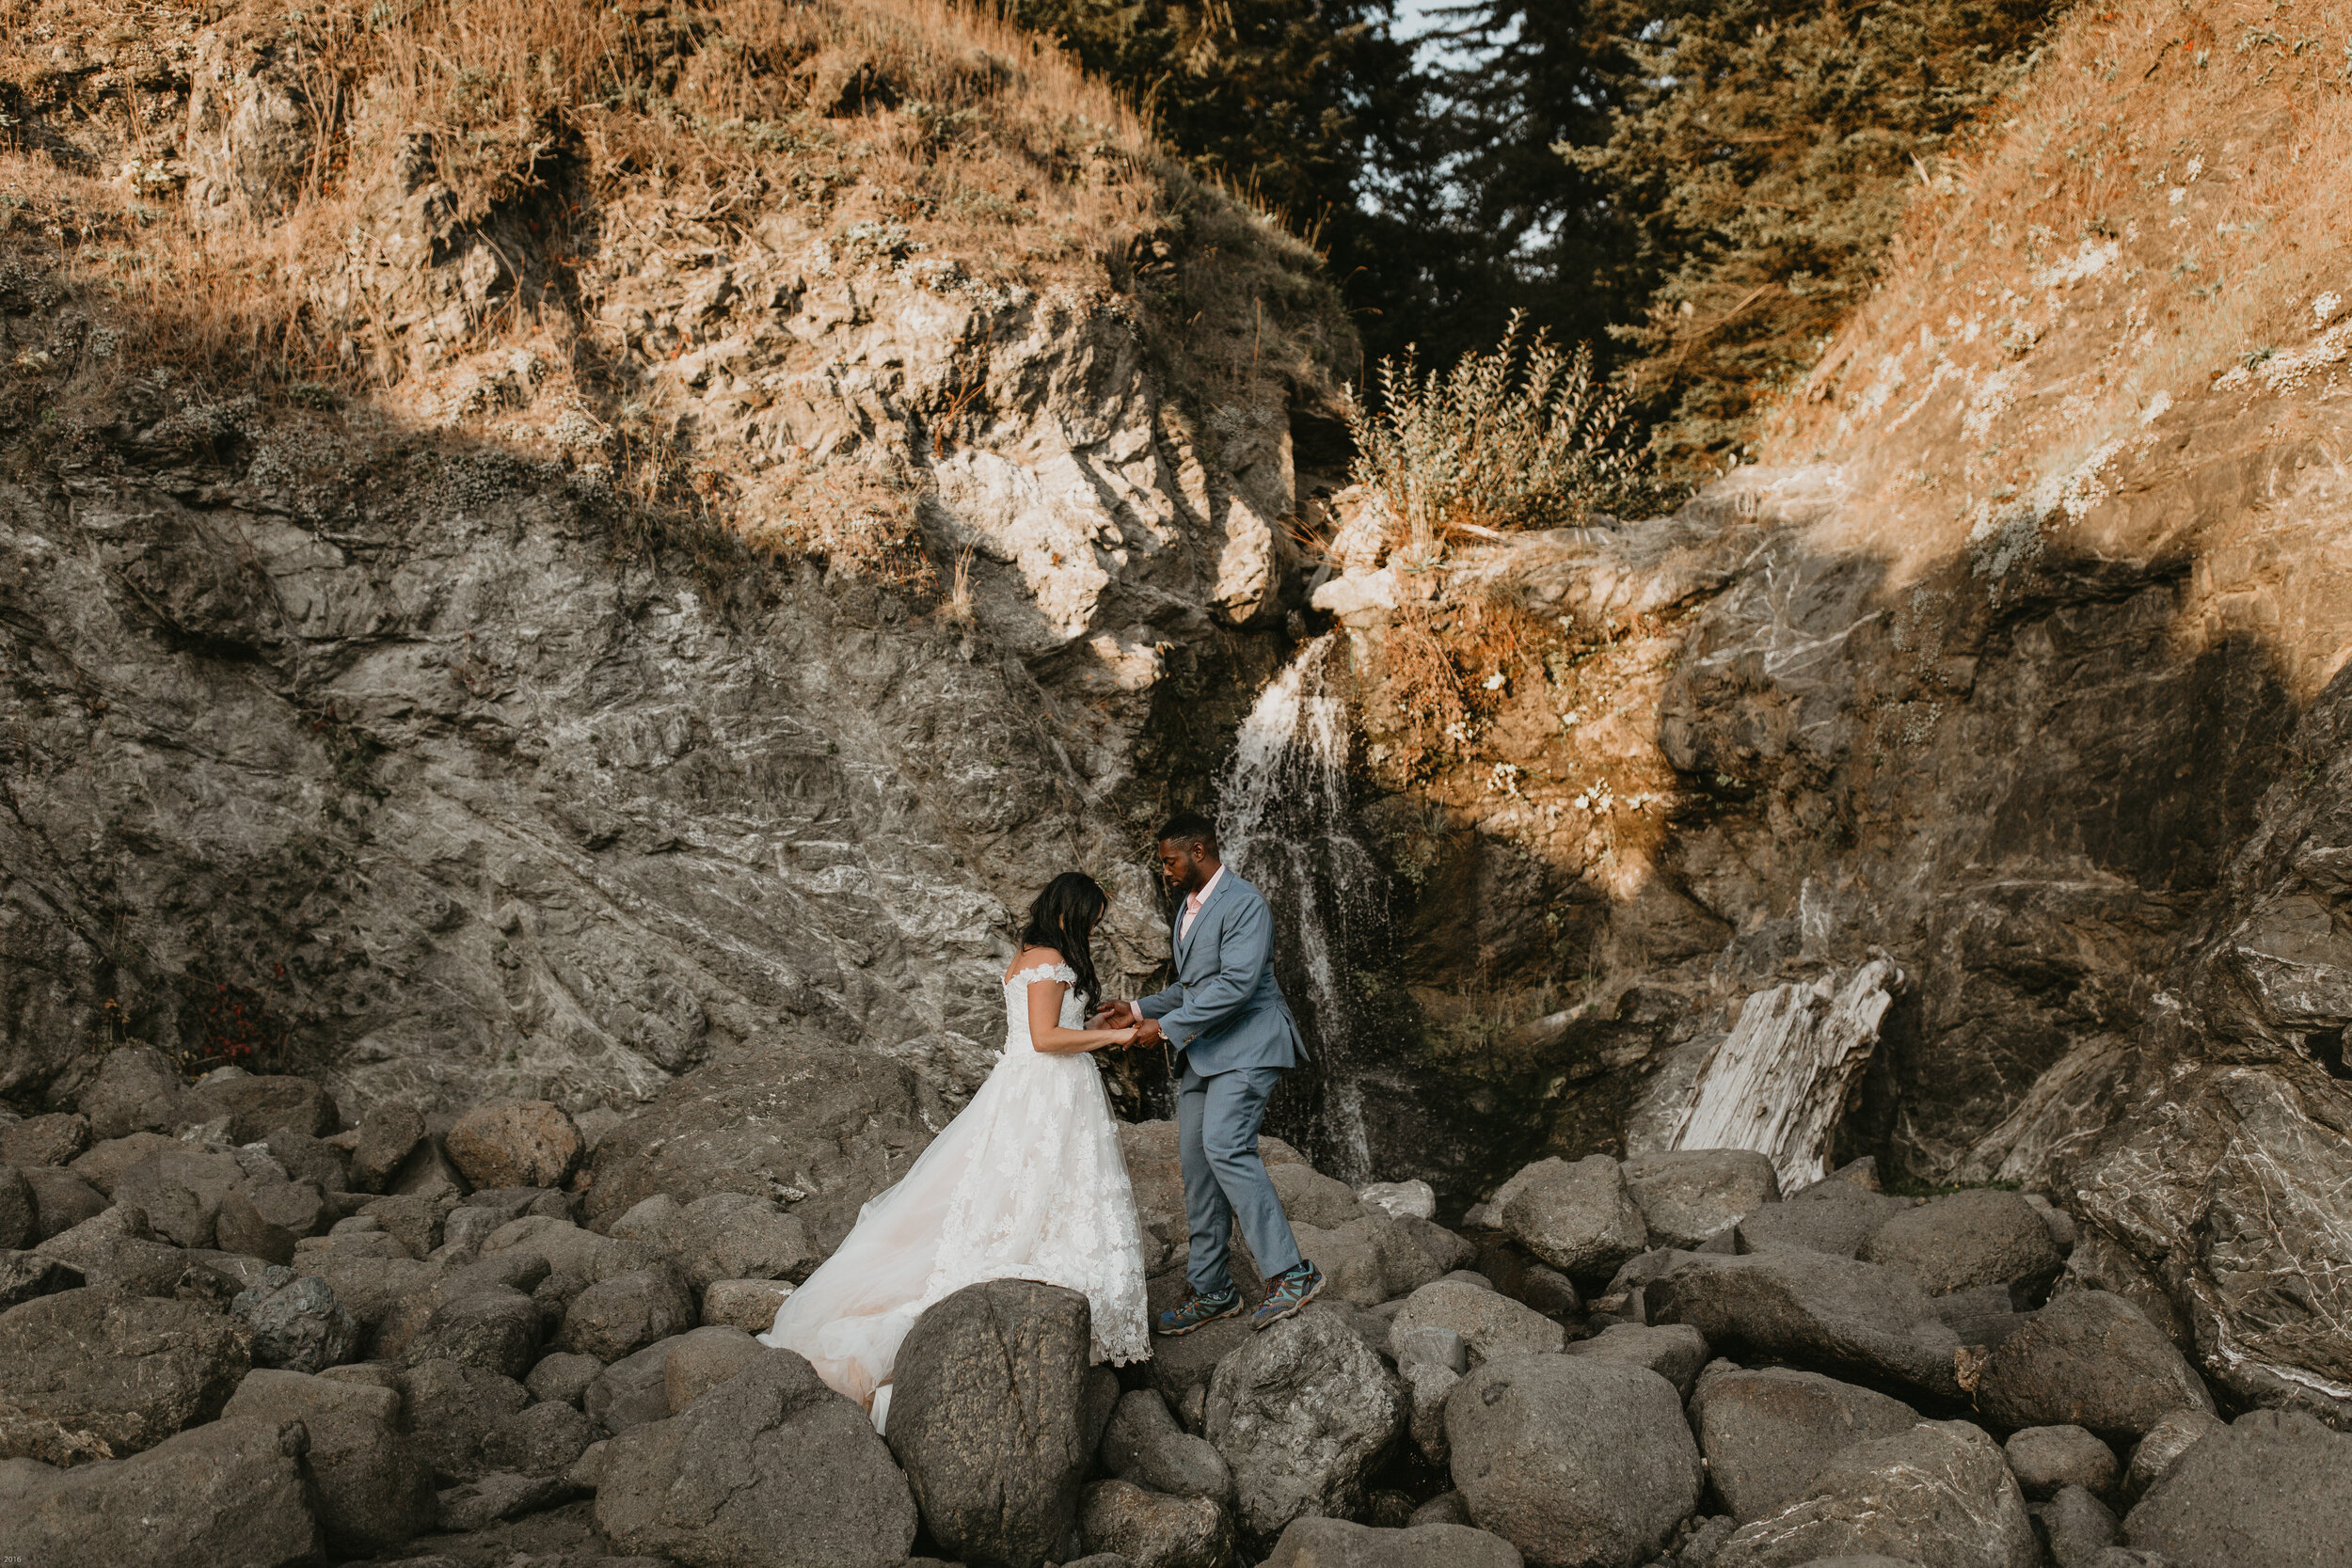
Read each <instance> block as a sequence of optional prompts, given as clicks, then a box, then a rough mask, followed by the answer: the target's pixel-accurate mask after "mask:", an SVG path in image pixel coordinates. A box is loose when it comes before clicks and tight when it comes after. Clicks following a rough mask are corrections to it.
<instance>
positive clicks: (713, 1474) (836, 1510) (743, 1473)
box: [595, 1287, 1083, 1568]
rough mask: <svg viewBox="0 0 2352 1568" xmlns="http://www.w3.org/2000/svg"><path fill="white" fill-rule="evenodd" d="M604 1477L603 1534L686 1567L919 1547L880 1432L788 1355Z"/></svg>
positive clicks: (786, 1566) (877, 1558)
mask: <svg viewBox="0 0 2352 1568" xmlns="http://www.w3.org/2000/svg"><path fill="white" fill-rule="evenodd" d="M1041 1288H1050V1287H1041ZM1081 1299H1083V1298H1081ZM918 1327H919V1325H918ZM899 1397H901V1398H903V1397H904V1396H903V1392H902V1394H901V1395H900V1396H899ZM894 1404H895V1401H894ZM892 1416H893V1418H896V1416H897V1411H896V1409H895V1408H894V1410H893V1411H892ZM598 1476H599V1480H598V1485H597V1490H596V1513H595V1516H596V1528H597V1530H598V1532H599V1533H600V1534H602V1535H604V1536H605V1537H606V1538H608V1539H609V1540H610V1541H611V1542H612V1544H613V1545H614V1546H616V1547H617V1548H618V1549H619V1550H621V1551H623V1552H633V1553H640V1554H643V1555H645V1556H649V1557H665V1558H669V1559H671V1560H675V1561H676V1562H679V1563H683V1564H686V1565H688V1568H885V1565H891V1568H895V1565H897V1564H898V1563H899V1562H900V1561H901V1560H903V1559H904V1558H905V1557H906V1556H907V1553H908V1551H909V1550H910V1549H911V1548H912V1547H913V1546H914V1531H915V1510H914V1498H913V1497H912V1496H911V1495H910V1494H909V1492H908V1486H907V1481H906V1478H905V1477H903V1476H901V1475H900V1474H899V1473H898V1467H897V1466H896V1465H893V1464H892V1463H891V1458H890V1451H889V1449H886V1448H885V1447H884V1446H883V1444H882V1439H881V1438H880V1437H878V1436H876V1435H875V1433H874V1428H873V1423H872V1422H870V1421H869V1420H868V1419H867V1418H866V1413H865V1412H864V1411H862V1410H860V1409H859V1408H858V1407H857V1406H856V1405H854V1404H852V1403H851V1402H850V1401H848V1400H846V1399H843V1398H842V1397H841V1396H840V1395H838V1394H836V1393H834V1391H833V1390H832V1389H830V1388H828V1387H826V1386H824V1384H823V1382H821V1381H820V1380H819V1379H818V1376H817V1372H816V1370H815V1369H814V1368H812V1367H810V1366H809V1364H808V1363H807V1362H806V1361H805V1360H803V1358H801V1357H800V1356H798V1355H795V1354H792V1353H791V1352H789V1351H780V1352H778V1353H776V1354H772V1355H766V1356H762V1357H761V1358H760V1359H759V1360H757V1361H755V1362H754V1363H753V1364H752V1365H751V1366H750V1367H749V1368H747V1369H745V1370H744V1372H743V1374H742V1375H741V1376H739V1377H737V1378H735V1379H734V1380H733V1381H731V1382H729V1383H727V1384H725V1385H723V1386H721V1387H719V1388H716V1389H714V1390H712V1391H711V1392H710V1393H709V1394H708V1395H707V1396H705V1397H704V1398H702V1399H700V1400H697V1401H695V1402H694V1403H693V1404H691V1405H690V1406H689V1407H688V1408H687V1410H686V1411H685V1413H684V1414H682V1415H678V1416H673V1417H671V1418H667V1419H665V1420H660V1421H654V1422H650V1423H648V1424H647V1425H644V1426H641V1427H636V1428H633V1429H631V1430H630V1431H628V1432H625V1433H621V1434H620V1435H619V1436H617V1437H615V1438H613V1439H612V1446H611V1447H610V1448H609V1449H607V1450H606V1452H605V1457H604V1463H603V1465H601V1467H600V1469H599V1472H598ZM1007 1480H1008V1481H1009V1482H1011V1483H1013V1484H1018V1481H1019V1478H1007ZM1073 1523H1074V1521H1073ZM1058 1546H1059V1544H1057V1550H1058ZM1073 1555H1074V1554H1073Z"/></svg>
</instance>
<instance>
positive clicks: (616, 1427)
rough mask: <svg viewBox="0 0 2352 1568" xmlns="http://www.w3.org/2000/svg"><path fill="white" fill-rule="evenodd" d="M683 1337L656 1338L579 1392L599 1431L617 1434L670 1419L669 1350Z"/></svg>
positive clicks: (590, 1417) (598, 1375)
mask: <svg viewBox="0 0 2352 1568" xmlns="http://www.w3.org/2000/svg"><path fill="white" fill-rule="evenodd" d="M679 1338H684V1336H682V1335H681V1336H677V1337H675V1338H668V1339H660V1340H656V1341H655V1342H654V1343H652V1344H650V1345H647V1346H646V1347H645V1348H644V1350H641V1351H638V1352H637V1353H635V1354H631V1355H625V1356H623V1357H621V1359H619V1360H618V1361H615V1362H613V1363H612V1365H611V1366H610V1367H607V1368H605V1369H604V1370H603V1371H601V1372H599V1373H597V1374H596V1377H595V1378H594V1379H593V1380H592V1381H591V1382H590V1383H589V1385H588V1387H587V1390H586V1391H585V1392H584V1393H582V1394H581V1395H580V1408H581V1409H582V1410H584V1411H585V1412H587V1415H588V1418H589V1419H590V1420H591V1421H593V1422H595V1423H596V1430H597V1431H599V1432H603V1433H610V1434H611V1435H612V1436H614V1437H618V1436H619V1435H620V1434H621V1433H624V1432H627V1431H628V1430H629V1429H630V1428H632V1427H641V1426H644V1424H645V1423H646V1422H648V1421H660V1420H666V1419H668V1418H669V1415H670V1385H669V1367H670V1353H671V1352H672V1351H674V1350H675V1349H676V1348H677V1342H678V1339H679ZM590 1359H592V1360H593V1359H594V1357H590Z"/></svg>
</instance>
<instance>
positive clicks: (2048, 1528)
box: [2042, 1485, 2118, 1568]
mask: <svg viewBox="0 0 2352 1568" xmlns="http://www.w3.org/2000/svg"><path fill="white" fill-rule="evenodd" d="M2117 1533H2118V1529H2117V1526H2116V1522H2115V1513H2114V1511H2113V1510H2112V1509H2110V1508H2108V1507H2107V1505H2106V1504H2105V1503H2103V1502H2101V1501H2100V1500H2099V1499H2098V1498H2097V1497H2093V1496H2092V1495H2091V1494H2090V1492H2088V1491H2086V1490H2085V1489H2083V1488H2082V1487H2079V1486H2071V1485H2070V1486H2061V1487H2059V1488H2058V1492H2057V1494H2056V1495H2055V1496H2053V1497H2051V1498H2050V1500H2049V1501H2048V1502H2047V1503H2046V1504H2044V1505H2043V1506H2042V1535H2043V1536H2044V1537H2045V1538H2046V1539H2047V1540H2048V1541H2049V1543H2050V1557H2051V1560H2053V1561H2055V1562H2056V1563H2057V1564H2058V1568H2099V1560H2100V1559H2101V1558H2102V1557H2105V1556H2106V1554H2107V1552H2108V1551H2109V1549H2111V1548H2112V1547H2113V1546H2114V1545H2115V1538H2116V1535H2117Z"/></svg>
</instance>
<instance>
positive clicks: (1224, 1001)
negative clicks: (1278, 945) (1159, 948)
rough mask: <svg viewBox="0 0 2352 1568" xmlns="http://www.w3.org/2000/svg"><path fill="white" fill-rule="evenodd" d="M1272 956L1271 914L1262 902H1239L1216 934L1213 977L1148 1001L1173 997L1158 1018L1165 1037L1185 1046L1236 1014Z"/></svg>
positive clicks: (1169, 991) (1237, 1014) (1245, 1005)
mask: <svg viewBox="0 0 2352 1568" xmlns="http://www.w3.org/2000/svg"><path fill="white" fill-rule="evenodd" d="M1273 957H1274V915H1273V912H1272V911H1269V910H1268V909H1267V908H1266V907H1265V900H1263V899H1262V898H1251V899H1248V900H1247V901H1246V902H1241V903H1239V904H1238V906H1237V907H1236V908H1235V909H1234V911H1233V912H1232V913H1231V914H1229V915H1227V916H1226V917H1225V925H1224V928H1223V929H1221V930H1220V931H1218V932H1217V953H1216V959H1217V969H1216V974H1213V975H1211V976H1210V977H1209V978H1208V979H1206V980H1204V981H1202V982H1201V983H1200V984H1199V985H1197V986H1193V987H1190V988H1189V989H1187V988H1184V987H1170V988H1169V989H1168V990H1164V991H1162V992H1160V994H1159V996H1154V997H1152V1001H1154V1002H1157V1001H1159V1000H1160V999H1161V998H1162V997H1166V996H1169V995H1175V996H1177V1004H1176V1006H1174V1007H1172V1008H1171V1009H1169V1010H1168V1012H1166V1013H1162V1014H1159V1015H1156V1016H1157V1017H1158V1018H1159V1021H1160V1027H1161V1028H1162V1029H1164V1030H1166V1031H1167V1033H1168V1038H1169V1039H1171V1040H1174V1041H1175V1042H1176V1043H1177V1044H1179V1045H1184V1044H1186V1043H1188V1042H1190V1041H1191V1040H1192V1039H1194V1038H1195V1037H1198V1036H1200V1035H1203V1034H1205V1033H1207V1032H1208V1031H1209V1030H1211V1029H1215V1028H1216V1027H1217V1026H1218V1025H1220V1024H1222V1023H1225V1022H1227V1021H1229V1020H1231V1019H1232V1018H1235V1017H1237V1016H1239V1015H1240V1013H1241V1011H1242V1009H1243V1008H1245V1007H1247V1006H1248V1005H1249V999H1250V998H1251V997H1253V996H1255V995H1256V994H1257V991H1258V977H1259V976H1260V975H1261V974H1264V973H1265V969H1266V965H1267V964H1268V963H1269V962H1270V961H1272V959H1273ZM1146 1016H1153V1015H1146Z"/></svg>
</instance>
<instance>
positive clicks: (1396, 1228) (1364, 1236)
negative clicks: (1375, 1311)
mask: <svg viewBox="0 0 2352 1568" xmlns="http://www.w3.org/2000/svg"><path fill="white" fill-rule="evenodd" d="M1283 1168H1284V1169H1287V1170H1301V1169H1304V1168H1305V1167H1304V1166H1299V1165H1289V1166H1285V1167H1283ZM1334 1185H1336V1183H1334ZM1291 1230H1292V1234H1293V1235H1294V1236H1295V1238H1296V1240H1297V1242H1298V1251H1299V1255H1300V1256H1301V1257H1303V1258H1307V1259H1311V1260H1312V1261H1313V1263H1314V1265H1315V1267H1317V1268H1319V1269H1321V1270H1322V1271H1323V1277H1324V1287H1323V1288H1324V1293H1325V1294H1326V1295H1327V1296H1328V1297H1330V1298H1331V1299H1333V1300H1335V1301H1352V1302H1355V1303H1357V1304H1359V1305H1360V1306H1364V1307H1375V1306H1378V1305H1379V1304H1380V1303H1381V1302H1384V1301H1389V1300H1391V1299H1392V1298H1394V1297H1397V1296H1401V1295H1408V1294H1410V1293H1411V1292H1412V1291H1417V1290H1419V1289H1420V1288H1421V1287H1422V1286H1423V1285H1426V1284H1428V1283H1430V1282H1431V1281H1432V1280H1434V1279H1436V1278H1437V1277H1438V1275H1439V1274H1441V1273H1442V1272H1443V1271H1442V1270H1440V1269H1439V1268H1438V1262H1437V1259H1435V1258H1433V1257H1431V1256H1430V1253H1429V1250H1428V1249H1427V1248H1425V1247H1423V1246H1422V1244H1421V1243H1420V1242H1418V1241H1416V1240H1415V1239H1414V1237H1413V1234H1412V1233H1411V1232H1410V1231H1408V1230H1407V1229H1406V1228H1405V1227H1404V1226H1402V1225H1400V1224H1398V1223H1397V1222H1396V1221H1395V1220H1392V1219H1391V1218H1390V1217H1389V1216H1388V1215H1386V1214H1359V1216H1358V1217H1357V1218H1355V1219H1352V1220H1349V1221H1347V1222H1346V1223H1345V1224H1343V1225H1341V1226H1339V1227H1336V1228H1333V1229H1324V1228H1321V1227H1317V1226H1313V1225H1310V1224H1307V1223H1305V1222H1303V1221H1294V1222H1293V1224H1292V1226H1291Z"/></svg>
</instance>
